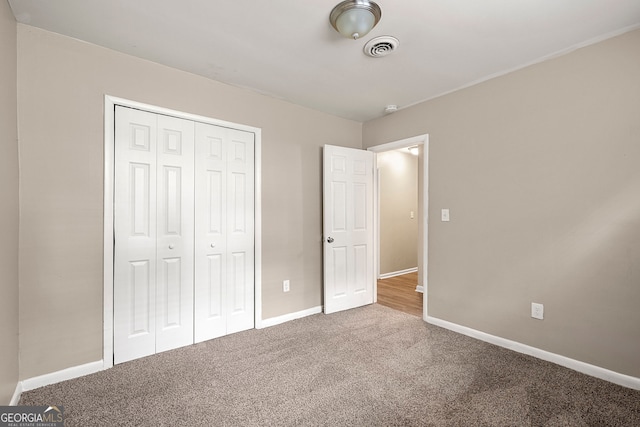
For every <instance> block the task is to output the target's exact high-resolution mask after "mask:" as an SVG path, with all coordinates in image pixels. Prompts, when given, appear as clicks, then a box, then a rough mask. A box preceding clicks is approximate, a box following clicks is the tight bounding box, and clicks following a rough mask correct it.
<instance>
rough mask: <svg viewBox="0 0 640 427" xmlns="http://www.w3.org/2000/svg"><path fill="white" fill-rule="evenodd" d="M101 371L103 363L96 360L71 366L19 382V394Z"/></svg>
mask: <svg viewBox="0 0 640 427" xmlns="http://www.w3.org/2000/svg"><path fill="white" fill-rule="evenodd" d="M103 369H104V363H103V362H102V360H98V361H96V362H91V363H85V364H84V365H80V366H73V367H71V368H67V369H63V370H61V371H56V372H51V373H50V374H44V375H40V376H39V377H33V378H27V379H26V380H22V381H21V382H20V386H21V392H23V391H29V390H33V389H36V388H40V387H44V386H46V385H50V384H55V383H59V382H62V381H66V380H72V379H74V378H78V377H82V376H85V375H89V374H93V373H96V372H100V371H102V370H103ZM18 399H19V398H18Z"/></svg>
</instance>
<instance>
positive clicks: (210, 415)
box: [20, 305, 640, 427]
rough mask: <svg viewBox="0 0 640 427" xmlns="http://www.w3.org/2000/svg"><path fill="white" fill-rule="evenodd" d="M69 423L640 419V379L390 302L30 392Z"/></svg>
mask: <svg viewBox="0 0 640 427" xmlns="http://www.w3.org/2000/svg"><path fill="white" fill-rule="evenodd" d="M20 404H21V405H64V409H65V418H66V424H65V425H66V426H67V427H70V426H83V427H84V426H294V425H295V426H299V425H300V426H319V425H324V426H639V425H640V391H634V390H630V389H626V388H624V387H620V386H617V385H614V384H610V383H607V382H605V381H602V380H599V379H596V378H592V377H589V376H586V375H583V374H580V373H577V372H574V371H571V370H569V369H566V368H562V367H560V366H557V365H554V364H551V363H547V362H544V361H541V360H537V359H534V358H532V357H529V356H525V355H521V354H519V353H514V352H511V351H509V350H505V349H503V348H500V347H496V346H493V345H490V344H486V343H483V342H480V341H476V340H474V339H472V338H469V337H465V336H463V335H458V334H456V333H453V332H450V331H447V330H445V329H442V328H438V327H436V326H432V325H428V324H426V323H424V322H423V321H422V320H421V319H419V318H417V317H414V316H410V315H408V314H404V313H401V312H398V311H395V310H392V309H389V308H386V307H382V306H380V305H372V306H368V307H363V308H359V309H355V310H349V311H346V312H342V313H337V314H332V315H330V316H325V315H323V314H319V315H315V316H310V317H307V318H304V319H300V320H296V321H293V322H288V323H286V324H283V325H279V326H274V327H271V328H267V329H263V330H251V331H247V332H241V333H238V334H234V335H230V336H227V337H223V338H218V339H215V340H211V341H208V342H205V343H201V344H197V345H194V346H189V347H185V348H181V349H178V350H173V351H169V352H166V353H162V354H158V355H155V356H151V357H147V358H143V359H139V360H135V361H133V362H129V363H124V364H121V365H117V366H116V367H114V368H113V369H109V370H106V371H103V372H99V373H96V374H93V375H89V376H86V377H83V378H78V379H75V380H71V381H66V382H63V383H60V384H55V385H52V386H48V387H43V388H41V389H37V390H33V391H29V392H25V393H24V394H23V395H22V399H21V400H20Z"/></svg>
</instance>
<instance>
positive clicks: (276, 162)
mask: <svg viewBox="0 0 640 427" xmlns="http://www.w3.org/2000/svg"><path fill="white" fill-rule="evenodd" d="M18 53H19V54H18V72H19V77H18V105H19V114H18V115H19V124H18V126H19V132H20V138H21V140H20V150H21V152H20V155H21V185H22V190H21V191H22V194H21V198H22V212H21V224H20V233H21V234H20V257H21V269H20V272H21V294H20V345H21V368H20V377H21V378H22V379H24V378H30V377H33V376H36V375H41V374H44V373H49V372H53V371H57V370H60V369H64V368H67V367H70V366H75V365H79V364H83V363H87V362H92V361H96V360H100V359H101V358H102V303H103V301H102V292H103V291H102V289H103V285H102V247H103V241H102V240H103V239H102V227H103V210H102V208H103V202H102V197H103V175H102V174H103V102H104V100H103V96H104V94H109V95H113V96H117V97H121V98H127V99H131V100H135V101H139V102H144V103H148V104H152V105H158V106H162V107H166V108H170V109H174V110H179V111H185V112H189V113H194V114H199V115H203V116H208V117H213V118H217V119H222V120H227V121H231V122H236V123H241V124H246V125H250V126H256V127H260V128H262V176H261V179H262V229H263V234H262V242H263V245H262V255H263V263H262V292H263V301H262V303H263V318H270V317H274V316H278V315H282V314H286V313H291V312H296V311H301V310H305V309H308V308H312V307H316V306H319V305H321V303H322V301H321V289H322V285H321V279H322V242H321V239H322V230H321V225H322V220H321V216H322V211H321V202H322V198H321V189H322V183H321V159H322V156H321V154H322V151H321V147H322V145H323V144H326V143H331V144H335V145H343V146H351V147H359V146H360V145H361V138H362V125H361V124H360V123H357V122H353V121H348V120H343V119H339V118H336V117H332V116H329V115H326V114H322V113H318V112H315V111H312V110H309V109H305V108H302V107H299V106H295V105H293V104H289V103H286V102H283V101H279V100H275V99H273V98H268V97H265V96H262V95H259V94H256V93H254V92H250V91H246V90H242V89H238V88H234V87H231V86H228V85H224V84H221V83H218V82H214V81H211V80H207V79H204V78H201V77H198V76H195V75H192V74H188V73H185V72H181V71H178V70H175V69H171V68H167V67H164V66H160V65H158V64H154V63H151V62H148V61H144V60H140V59H137V58H134V57H131V56H127V55H123V54H120V53H117V52H114V51H111V50H108V49H104V48H100V47H97V46H94V45H91V44H87V43H83V42H79V41H76V40H73V39H70V38H67V37H63V36H60V35H57V34H54V33H51V32H47V31H43V30H40V29H36V28H33V27H29V26H24V25H18ZM283 279H290V280H291V292H289V293H287V294H284V293H282V280H283Z"/></svg>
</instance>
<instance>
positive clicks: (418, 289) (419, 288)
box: [416, 285, 424, 294]
mask: <svg viewBox="0 0 640 427" xmlns="http://www.w3.org/2000/svg"><path fill="white" fill-rule="evenodd" d="M416 292H420V293H421V294H424V286H422V285H418V286H416Z"/></svg>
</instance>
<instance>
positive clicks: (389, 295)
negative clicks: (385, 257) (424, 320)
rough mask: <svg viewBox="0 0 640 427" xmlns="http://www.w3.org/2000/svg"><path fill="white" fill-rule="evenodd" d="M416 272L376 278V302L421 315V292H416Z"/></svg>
mask: <svg viewBox="0 0 640 427" xmlns="http://www.w3.org/2000/svg"><path fill="white" fill-rule="evenodd" d="M417 285H418V272H415V273H408V274H403V275H401V276H395V277H390V278H388V279H379V280H378V304H380V305H384V306H387V307H390V308H393V309H395V310H400V311H403V312H405V313H409V314H412V315H414V316H419V317H422V293H420V292H416V286H417Z"/></svg>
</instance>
